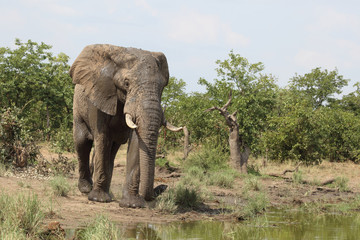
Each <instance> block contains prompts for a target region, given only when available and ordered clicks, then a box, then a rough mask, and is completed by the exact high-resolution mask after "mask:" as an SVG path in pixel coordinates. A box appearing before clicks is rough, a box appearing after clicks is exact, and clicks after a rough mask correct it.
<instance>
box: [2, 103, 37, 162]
mask: <svg viewBox="0 0 360 240" xmlns="http://www.w3.org/2000/svg"><path fill="white" fill-rule="evenodd" d="M1 113H2V115H1V122H0V149H1V150H0V162H2V163H4V164H15V165H16V166H18V167H24V166H26V165H27V164H32V163H34V162H35V161H36V159H37V157H38V155H39V153H40V152H39V148H38V147H37V146H36V144H35V142H34V140H33V138H32V137H31V136H30V134H29V131H28V130H27V129H26V127H25V124H24V120H23V118H21V113H22V109H19V108H17V107H15V106H13V107H11V108H6V109H2V110H1Z"/></svg>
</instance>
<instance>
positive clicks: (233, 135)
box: [229, 128, 241, 171]
mask: <svg viewBox="0 0 360 240" xmlns="http://www.w3.org/2000/svg"><path fill="white" fill-rule="evenodd" d="M229 146H230V159H231V164H232V165H233V166H234V167H235V168H236V169H237V170H239V171H241V167H240V166H241V165H240V163H241V152H240V141H239V129H237V128H235V129H234V128H232V129H230V133H229Z"/></svg>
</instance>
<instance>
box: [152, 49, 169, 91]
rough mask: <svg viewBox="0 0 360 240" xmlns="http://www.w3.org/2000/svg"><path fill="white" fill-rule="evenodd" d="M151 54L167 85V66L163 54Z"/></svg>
mask: <svg viewBox="0 0 360 240" xmlns="http://www.w3.org/2000/svg"><path fill="white" fill-rule="evenodd" d="M151 54H152V55H153V56H154V57H155V58H156V60H157V63H158V66H159V68H160V70H161V72H162V75H163V76H164V78H165V79H166V85H167V84H168V82H169V67H168V63H167V60H166V57H165V55H164V54H163V53H162V52H152V53H151Z"/></svg>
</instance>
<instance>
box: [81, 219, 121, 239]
mask: <svg viewBox="0 0 360 240" xmlns="http://www.w3.org/2000/svg"><path fill="white" fill-rule="evenodd" d="M121 236H122V233H121V231H120V229H119V228H118V227H116V225H115V224H114V223H112V222H111V221H110V220H109V219H108V218H107V217H105V216H103V215H100V216H98V217H96V219H95V220H94V221H92V222H91V223H89V224H88V225H87V226H86V227H85V228H83V229H80V230H78V231H77V232H76V237H75V239H79V240H88V239H89V240H90V239H91V240H102V239H121Z"/></svg>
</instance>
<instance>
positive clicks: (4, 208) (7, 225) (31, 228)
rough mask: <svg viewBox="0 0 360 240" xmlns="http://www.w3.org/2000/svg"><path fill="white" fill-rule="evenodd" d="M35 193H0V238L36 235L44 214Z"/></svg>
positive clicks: (21, 237)
mask: <svg viewBox="0 0 360 240" xmlns="http://www.w3.org/2000/svg"><path fill="white" fill-rule="evenodd" d="M40 205H41V204H40V202H39V200H38V198H37V196H36V195H28V196H24V195H23V194H19V195H16V196H10V195H8V194H6V193H1V194H0V238H1V239H28V238H33V237H36V235H37V234H38V233H39V231H40V223H41V221H42V220H43V218H44V214H43V212H42V210H41V207H40Z"/></svg>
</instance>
